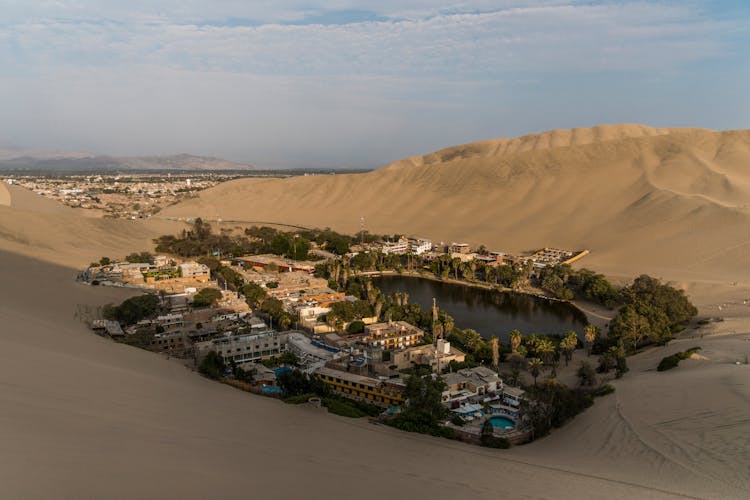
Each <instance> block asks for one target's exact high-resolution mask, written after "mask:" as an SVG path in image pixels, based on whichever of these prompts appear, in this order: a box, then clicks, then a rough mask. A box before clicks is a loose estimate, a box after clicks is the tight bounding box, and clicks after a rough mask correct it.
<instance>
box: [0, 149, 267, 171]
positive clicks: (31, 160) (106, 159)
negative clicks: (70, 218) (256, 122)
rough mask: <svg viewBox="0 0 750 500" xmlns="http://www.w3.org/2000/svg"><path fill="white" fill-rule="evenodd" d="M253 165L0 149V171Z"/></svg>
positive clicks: (199, 158) (189, 158) (210, 159)
mask: <svg viewBox="0 0 750 500" xmlns="http://www.w3.org/2000/svg"><path fill="white" fill-rule="evenodd" d="M256 169H257V168H256V167H255V166H253V165H246V164H242V163H235V162H233V161H228V160H222V159H221V158H213V157H208V156H195V155H189V154H177V155H164V156H106V155H92V154H87V153H67V152H66V153H51V152H36V151H16V150H5V149H0V170H6V171H7V170H37V171H38V170H64V171H90V170H116V171H117V170H256Z"/></svg>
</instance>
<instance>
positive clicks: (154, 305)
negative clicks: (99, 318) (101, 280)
mask: <svg viewBox="0 0 750 500" xmlns="http://www.w3.org/2000/svg"><path fill="white" fill-rule="evenodd" d="M158 309H159V298H158V297H157V296H156V295H151V294H147V295H139V296H137V297H130V298H129V299H126V300H124V301H123V302H122V304H120V305H119V306H113V305H112V304H107V305H106V306H104V307H103V308H102V314H103V316H104V318H105V319H110V320H115V321H118V322H120V323H123V324H126V325H133V324H135V323H138V322H139V321H140V320H142V319H146V318H151V317H153V316H156V313H157V311H158Z"/></svg>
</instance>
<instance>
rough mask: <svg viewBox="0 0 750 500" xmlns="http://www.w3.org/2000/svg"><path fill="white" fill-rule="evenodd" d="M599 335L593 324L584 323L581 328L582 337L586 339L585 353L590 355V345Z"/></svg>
mask: <svg viewBox="0 0 750 500" xmlns="http://www.w3.org/2000/svg"><path fill="white" fill-rule="evenodd" d="M598 336H599V329H598V328H597V327H595V326H594V325H586V327H585V328H584V329H583V339H584V340H585V341H586V355H587V356H591V347H592V346H593V345H594V342H596V338H597V337H598Z"/></svg>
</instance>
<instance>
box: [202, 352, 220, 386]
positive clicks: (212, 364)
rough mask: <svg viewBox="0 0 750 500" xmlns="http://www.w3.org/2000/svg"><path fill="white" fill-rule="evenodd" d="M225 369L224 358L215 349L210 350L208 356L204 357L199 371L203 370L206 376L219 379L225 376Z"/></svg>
mask: <svg viewBox="0 0 750 500" xmlns="http://www.w3.org/2000/svg"><path fill="white" fill-rule="evenodd" d="M224 370H226V365H225V364H224V360H223V359H222V358H221V356H219V354H218V353H217V352H215V351H210V352H209V353H208V354H207V355H206V357H205V358H203V361H201V364H200V366H198V371H199V372H201V373H202V374H203V375H205V376H206V377H208V378H212V379H214V380H218V379H220V378H221V377H223V376H224Z"/></svg>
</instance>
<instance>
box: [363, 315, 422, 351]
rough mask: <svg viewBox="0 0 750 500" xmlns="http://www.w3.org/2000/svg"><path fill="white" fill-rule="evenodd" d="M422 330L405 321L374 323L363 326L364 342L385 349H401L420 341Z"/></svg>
mask: <svg viewBox="0 0 750 500" xmlns="http://www.w3.org/2000/svg"><path fill="white" fill-rule="evenodd" d="M422 339H424V332H423V331H422V330H420V329H419V328H417V327H416V326H414V325H410V324H409V323H407V322H406V321H392V322H388V323H375V324H373V325H368V326H366V327H365V336H364V338H363V339H362V341H363V342H364V343H366V344H367V345H369V346H372V347H382V348H383V349H385V350H391V349H403V348H405V347H411V346H413V345H417V344H419V343H420V342H422Z"/></svg>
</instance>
